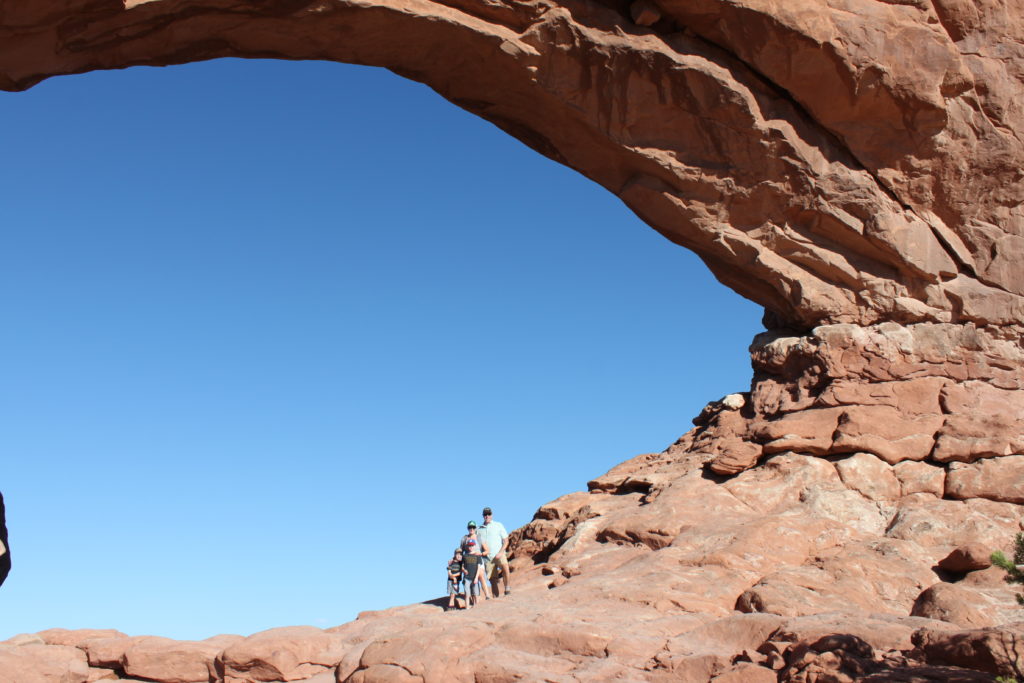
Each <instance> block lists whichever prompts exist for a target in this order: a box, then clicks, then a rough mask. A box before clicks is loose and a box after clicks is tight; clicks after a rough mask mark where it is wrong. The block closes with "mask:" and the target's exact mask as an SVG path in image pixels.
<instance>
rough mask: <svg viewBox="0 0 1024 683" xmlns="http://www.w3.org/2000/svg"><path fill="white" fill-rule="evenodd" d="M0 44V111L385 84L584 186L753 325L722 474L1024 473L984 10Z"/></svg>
mask: <svg viewBox="0 0 1024 683" xmlns="http://www.w3.org/2000/svg"><path fill="white" fill-rule="evenodd" d="M0 30H2V31H3V36H4V40H3V41H2V45H0V87H3V88H6V89H11V90H16V89H23V88H27V87H30V86H31V85H32V84H34V83H37V82H38V81H40V80H42V79H44V78H46V77H49V76H53V75H58V74H68V73H76V72H82V71H87V70H91V69H104V68H117V67H124V66H128V65H134V64H173V63H181V62H187V61H194V60H202V59H210V58H215V57H223V56H240V57H278V58H284V59H328V60H335V61H346V62H355V63H361V64H371V65H378V66H384V67H387V68H389V69H392V70H394V71H396V72H398V73H400V74H402V75H405V76H408V77H410V78H413V79H415V80H419V81H422V82H424V83H426V84H427V85H429V86H431V87H432V88H434V89H435V90H436V91H438V92H439V93H441V94H442V95H443V96H444V97H446V98H448V99H450V100H451V101H453V102H455V103H456V104H458V105H459V106H462V107H464V108H466V109H468V110H470V111H472V112H474V113H476V114H478V115H480V116H482V117H484V118H486V119H488V120H490V121H492V122H494V123H495V124H496V125H498V126H500V127H501V128H503V129H504V130H506V131H507V132H509V133H510V134H512V135H514V136H516V137H518V138H519V139H520V140H522V141H524V142H525V143H526V144H528V145H530V146H531V147H533V148H534V149H536V150H538V151H539V152H541V153H543V154H545V155H547V156H549V157H551V158H553V159H555V160H557V161H559V162H561V163H564V164H566V165H568V166H570V167H572V168H574V169H576V170H578V171H579V172H581V173H583V174H584V175H586V176H588V177H590V178H592V179H593V180H595V181H597V182H598V183H600V184H601V185H603V186H604V187H606V188H607V189H609V190H610V191H612V192H614V193H615V194H617V195H618V196H619V197H620V198H621V199H622V200H623V201H624V202H625V203H626V204H627V205H629V206H630V207H631V208H632V209H633V210H634V211H635V212H636V213H637V214H638V215H639V216H640V217H641V218H643V219H644V220H645V221H647V222H648V223H649V224H650V225H651V226H652V227H654V228H655V229H657V230H658V231H660V232H661V233H662V234H664V235H665V236H667V237H668V238H669V239H671V240H673V241H675V242H677V243H678V244H681V245H683V246H685V247H688V248H690V249H692V250H694V251H695V252H696V253H697V254H698V255H699V256H700V257H701V258H702V259H703V260H704V261H705V262H706V263H707V264H708V266H709V267H710V268H711V270H712V271H713V272H714V274H715V275H716V276H717V277H718V279H719V280H721V281H722V282H723V283H725V284H726V285H728V286H730V287H732V288H733V289H735V290H736V291H737V292H739V293H740V294H742V295H744V296H746V297H748V298H750V299H752V300H754V301H756V302H758V303H760V304H762V305H764V306H765V309H766V318H765V320H766V324H767V326H768V327H769V329H770V330H771V334H769V335H768V336H762V337H759V338H758V340H756V341H755V346H754V350H753V356H754V364H755V381H754V385H753V394H752V401H751V403H750V407H749V408H748V409H747V411H746V415H745V416H746V418H747V419H746V422H745V423H744V425H745V426H743V427H742V428H740V427H736V428H734V429H732V432H734V435H736V436H738V437H739V438H741V439H743V440H745V442H746V443H747V444H748V445H747V446H745V447H743V448H741V449H739V450H738V451H736V452H733V453H732V455H728V454H727V453H726V452H725V451H728V449H725V451H723V452H722V461H721V462H719V463H718V464H717V469H719V470H720V471H723V472H732V471H737V470H738V469H742V468H744V467H746V466H749V465H750V464H752V462H753V461H754V460H756V458H757V457H759V456H760V455H761V453H762V448H761V447H762V446H763V447H764V448H763V452H767V453H772V452H780V451H783V450H792V449H796V450H797V451H800V452H810V453H829V452H857V451H867V452H871V453H874V454H876V455H878V456H880V457H883V458H885V459H886V460H889V461H898V460H902V459H913V460H920V459H924V458H934V459H938V460H940V461H943V462H947V461H955V460H961V461H971V460H975V459H977V458H980V457H985V456H994V455H1011V454H1019V453H1024V443H1022V439H1021V438H1020V436H1019V434H1020V433H1021V432H1022V430H1021V426H1022V425H1024V401H1022V399H1021V398H1020V397H1019V395H1018V393H1017V392H1018V390H1019V389H1020V388H1021V381H1022V372H1021V365H1020V361H1021V359H1022V351H1021V338H1022V337H1021V332H1022V327H1021V323H1022V320H1024V278H1021V267H1020V265H1019V263H1020V260H1021V258H1022V257H1024V208H1022V207H1024V182H1022V179H1024V171H1021V167H1022V163H1021V162H1022V161H1024V142H1022V140H1021V139H1020V137H1019V131H1020V130H1021V128H1022V125H1021V124H1022V119H1024V108H1022V106H1021V105H1020V102H1021V101H1024V97H1021V95H1022V93H1024V67H1022V64H1024V44H1022V40H1024V27H1022V25H1021V24H1020V22H1019V21H1018V20H1017V19H1016V18H1015V17H1014V16H1013V13H1012V12H1011V11H1010V8H1009V5H1008V4H1006V3H1005V2H1003V1H1001V0H986V1H985V2H981V3H977V2H967V0H936V1H935V2H928V1H927V0H914V1H913V2H910V1H908V2H901V3H890V2H883V1H881V0H844V1H843V2H839V1H838V0H835V1H833V0H808V1H807V2H803V3H796V4H789V3H764V2H755V1H754V0H686V1H683V0H658V2H656V3H654V2H652V1H651V0H638V1H637V2H635V3H633V4H629V3H627V2H623V1H620V0H557V1H556V0H528V1H524V0H489V1H488V2H478V1H476V0H443V1H442V0H437V1H434V0H358V1H348V0H274V1H271V2H246V1H239V0H215V1H213V2H209V1H200V0H143V1H140V0H126V1H125V2H120V1H115V0H68V1H66V2H54V1H50V2H38V3H12V2H8V3H5V4H4V5H3V7H2V9H0ZM865 387H867V388H865ZM979 405H984V406H990V408H987V409H986V411H987V413H988V414H987V415H986V416H985V418H984V419H983V420H982V419H980V418H976V417H974V416H972V415H973V414H974V412H975V410H974V409H975V408H976V407H977V406H979ZM864 406H867V407H868V408H869V410H867V412H865V411H864V410H860V409H859V407H864ZM751 443H752V444H754V446H750V445H749V444H751ZM893 443H896V444H897V445H896V446H895V447H894V446H893V445H892V444H893ZM719 450H720V451H721V450H722V449H721V448H719ZM737 453H740V455H737Z"/></svg>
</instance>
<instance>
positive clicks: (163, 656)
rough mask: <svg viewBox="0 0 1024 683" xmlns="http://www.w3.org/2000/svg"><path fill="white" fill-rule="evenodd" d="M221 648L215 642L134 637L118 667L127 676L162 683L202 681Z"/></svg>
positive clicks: (211, 667) (208, 675)
mask: <svg viewBox="0 0 1024 683" xmlns="http://www.w3.org/2000/svg"><path fill="white" fill-rule="evenodd" d="M221 650H222V647H221V646H220V645H218V644H217V643H204V642H194V641H175V640H171V639H170V638H158V637H146V638H136V639H134V640H133V642H132V644H131V645H130V646H129V647H127V648H125V652H124V655H123V656H122V658H121V669H122V670H123V671H124V672H125V673H126V674H128V675H129V676H135V677H138V678H144V679H150V680H154V681H160V682H161V683H201V682H202V683H205V681H208V680H209V678H210V674H211V673H212V672H213V660H214V658H215V657H216V656H217V655H218V654H220V651H221Z"/></svg>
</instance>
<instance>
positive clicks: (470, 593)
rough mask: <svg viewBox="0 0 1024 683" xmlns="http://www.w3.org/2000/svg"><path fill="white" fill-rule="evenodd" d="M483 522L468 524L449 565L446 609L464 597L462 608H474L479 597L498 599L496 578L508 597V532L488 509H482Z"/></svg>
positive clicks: (452, 606)
mask: <svg viewBox="0 0 1024 683" xmlns="http://www.w3.org/2000/svg"><path fill="white" fill-rule="evenodd" d="M483 516H484V522H483V524H481V525H480V526H479V527H478V526H477V525H476V522H474V521H470V522H469V523H468V524H467V525H466V535H465V536H463V537H462V542H461V543H459V547H458V548H456V549H455V554H454V555H453V556H452V559H451V560H450V561H449V562H448V609H449V610H452V609H455V608H456V601H457V600H458V599H459V596H460V595H461V594H465V602H464V603H463V604H464V605H465V608H467V609H468V608H469V607H472V606H473V605H476V604H477V603H478V602H479V600H480V596H481V595H483V596H484V598H486V599H488V600H490V599H491V598H496V597H498V578H499V577H500V578H501V584H502V591H503V592H502V594H503V595H508V594H509V593H511V592H512V591H511V589H510V588H509V586H508V556H507V555H506V554H505V551H507V550H508V531H506V530H505V525H503V524H502V523H501V522H495V521H494V513H493V512H491V508H484V511H483Z"/></svg>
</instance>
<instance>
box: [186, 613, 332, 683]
mask: <svg viewBox="0 0 1024 683" xmlns="http://www.w3.org/2000/svg"><path fill="white" fill-rule="evenodd" d="M346 650H347V648H346V647H345V644H344V643H343V641H342V640H341V639H340V638H338V637H336V636H334V635H332V634H329V633H326V632H324V631H323V630H321V629H318V628H315V627H313V626H287V627H283V628H274V629H270V630H269V631H262V632H260V633H257V634H255V635H252V636H249V637H248V638H245V639H244V640H240V641H238V642H236V643H234V644H231V645H229V646H228V647H227V648H225V649H224V651H223V652H221V653H220V654H219V655H216V662H215V664H214V666H215V667H216V669H217V670H218V671H219V672H222V675H223V677H224V681H225V683H248V682H249V681H295V680H301V679H303V678H311V677H313V676H314V675H316V674H319V673H321V672H323V671H324V670H326V669H327V668H328V667H333V666H336V665H338V664H339V663H340V662H341V660H342V658H343V657H344V655H345V652H346ZM202 654H205V651H200V653H189V656H190V657H193V658H194V657H196V656H197V655H198V656H202ZM193 661H194V659H193Z"/></svg>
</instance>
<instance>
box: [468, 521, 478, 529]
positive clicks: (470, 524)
mask: <svg viewBox="0 0 1024 683" xmlns="http://www.w3.org/2000/svg"><path fill="white" fill-rule="evenodd" d="M466 528H467V529H475V528H476V522H474V521H473V520H469V524H467V525H466Z"/></svg>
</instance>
